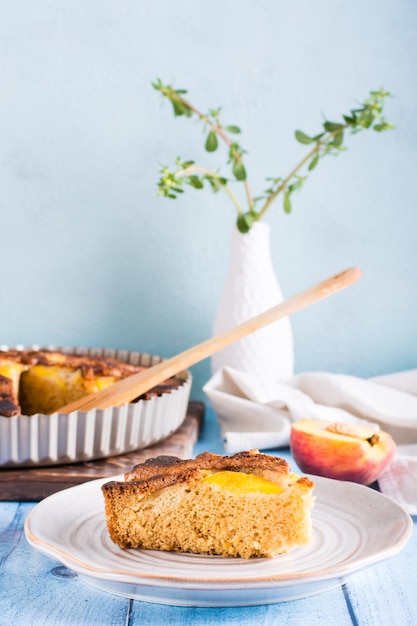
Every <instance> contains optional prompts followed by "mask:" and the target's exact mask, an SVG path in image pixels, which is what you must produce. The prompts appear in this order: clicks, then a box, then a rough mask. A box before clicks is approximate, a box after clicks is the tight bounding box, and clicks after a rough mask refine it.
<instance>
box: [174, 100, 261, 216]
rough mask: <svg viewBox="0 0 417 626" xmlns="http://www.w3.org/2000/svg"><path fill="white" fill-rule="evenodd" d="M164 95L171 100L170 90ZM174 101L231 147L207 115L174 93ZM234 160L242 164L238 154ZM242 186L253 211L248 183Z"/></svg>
mask: <svg viewBox="0 0 417 626" xmlns="http://www.w3.org/2000/svg"><path fill="white" fill-rule="evenodd" d="M164 93H165V95H166V96H167V97H168V98H170V99H171V97H172V96H171V92H170V90H165V91H164ZM175 99H176V100H178V101H179V102H181V103H182V104H183V105H185V106H186V107H187V108H188V109H190V111H192V112H193V113H195V115H197V117H199V118H200V119H201V120H202V121H203V122H205V123H206V124H207V125H208V126H209V127H210V129H211V130H212V131H213V132H215V133H216V135H218V136H219V137H220V138H221V139H222V140H223V141H224V143H225V144H226V145H227V147H228V148H230V146H231V145H232V142H231V141H230V139H229V138H228V136H227V135H226V134H225V132H224V131H223V128H222V126H219V125H218V124H213V122H212V121H211V120H210V118H209V117H208V116H207V115H205V114H204V113H202V112H201V111H200V110H199V109H197V108H196V107H195V106H194V105H192V104H191V103H190V102H188V100H186V99H185V98H183V97H182V96H180V95H179V94H177V93H175ZM236 158H237V160H238V161H239V162H240V163H242V158H241V156H240V155H239V154H238V155H236ZM244 186H245V192H246V198H247V202H248V205H249V209H250V210H251V209H253V206H254V201H253V196H252V192H251V190H250V186H249V182H248V180H247V179H246V180H245V181H244ZM225 187H226V186H225ZM226 191H227V192H228V193H229V192H230V190H227V189H226ZM229 195H230V193H229ZM233 197H235V196H233ZM235 199H236V198H235ZM233 202H234V204H235V206H236V203H235V201H233ZM239 213H242V209H241V208H240V206H239Z"/></svg>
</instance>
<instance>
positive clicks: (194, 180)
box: [188, 175, 204, 189]
mask: <svg viewBox="0 0 417 626" xmlns="http://www.w3.org/2000/svg"><path fill="white" fill-rule="evenodd" d="M188 180H189V183H190V185H191V186H192V187H194V189H203V187H204V183H203V181H202V180H200V178H199V177H198V176H196V175H193V176H190V177H189V179H188Z"/></svg>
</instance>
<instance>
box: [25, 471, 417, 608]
mask: <svg viewBox="0 0 417 626" xmlns="http://www.w3.org/2000/svg"><path fill="white" fill-rule="evenodd" d="M312 478H313V479H314V482H315V483H316V489H315V495H316V503H315V507H314V509H313V529H314V537H313V542H312V544H311V545H310V546H308V547H303V548H297V549H295V550H293V551H292V552H290V553H289V554H287V555H282V556H279V557H277V558H274V559H250V560H245V559H236V558H235V559H233V558H222V557H210V556H199V555H192V554H180V553H172V552H156V551H150V550H122V549H121V548H119V547H118V546H116V545H115V544H114V543H113V542H112V541H111V539H110V538H109V535H108V533H107V528H106V524H105V518H104V500H103V496H102V492H101V489H100V486H101V484H103V483H104V482H106V481H108V480H122V477H115V478H114V479H105V480H101V479H100V480H95V481H92V482H88V483H84V484H83V485H79V486H77V487H71V488H70V489H66V490H64V491H60V492H58V493H56V494H54V495H52V496H49V497H48V498H46V499H45V500H43V501H42V502H40V503H39V504H37V505H36V506H35V507H34V508H33V509H32V511H31V513H30V514H29V516H28V517H27V519H26V522H25V532H26V537H27V539H28V541H29V543H30V544H31V545H32V546H33V547H34V548H36V549H38V550H40V551H41V552H43V553H44V554H46V555H48V556H49V557H51V558H53V559H55V560H57V561H60V562H61V563H62V564H64V565H66V566H67V567H69V568H70V569H72V570H73V571H74V572H76V573H77V574H78V575H79V576H80V577H82V578H83V579H84V580H85V581H86V582H87V583H89V584H91V585H92V586H94V587H98V588H99V589H102V590H105V591H108V592H110V593H114V594H117V595H121V596H125V597H128V598H134V599H139V600H144V601H148V602H156V603H161V604H171V605H181V606H208V607H227V606H229V607H230V606H250V605H261V604H272V603H276V602H283V601H286V600H294V599H297V598H304V597H307V596H311V595H315V594H317V593H321V592H323V591H327V590H330V589H332V588H334V587H337V586H338V585H341V584H342V583H344V582H345V581H346V579H347V578H348V577H349V576H351V575H352V574H354V573H355V572H357V571H359V570H361V569H363V568H365V567H368V566H370V565H372V564H374V563H377V562H378V561H381V560H384V559H387V558H388V557H391V556H393V555H394V554H396V553H397V552H398V551H399V550H400V549H401V548H402V547H403V546H404V545H405V543H406V542H407V540H408V538H409V537H410V535H411V532H412V527H413V524H412V520H411V518H410V516H409V515H408V514H407V513H406V512H405V511H404V510H403V509H402V508H401V507H400V506H398V505H397V504H396V503H395V502H393V501H392V500H390V499H388V498H386V497H385V496H383V495H381V494H380V493H378V492H376V491H373V490H372V489H370V488H368V487H362V486H360V485H357V484H354V483H348V482H339V481H335V480H330V479H326V478H318V477H316V476H315V477H312Z"/></svg>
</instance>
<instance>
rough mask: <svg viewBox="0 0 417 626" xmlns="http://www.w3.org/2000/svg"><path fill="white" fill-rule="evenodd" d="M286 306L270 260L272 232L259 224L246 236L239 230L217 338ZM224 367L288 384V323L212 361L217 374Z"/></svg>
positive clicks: (290, 369) (290, 362)
mask: <svg viewBox="0 0 417 626" xmlns="http://www.w3.org/2000/svg"><path fill="white" fill-rule="evenodd" d="M282 301H283V295H282V292H281V288H280V286H279V283H278V280H277V277H276V275H275V271H274V267H273V264H272V259H271V247H270V230H269V226H268V225H267V224H264V223H261V222H257V223H255V224H254V225H253V226H252V228H251V230H250V231H249V233H246V234H242V233H240V232H239V231H238V230H237V228H236V227H235V228H234V231H233V234H232V250H231V261H230V267H229V272H228V275H227V278H226V283H225V286H224V290H223V294H222V296H221V299H220V303H219V308H218V311H217V316H216V319H215V323H214V327H213V334H214V335H218V334H220V333H222V332H224V331H226V330H228V329H229V328H232V327H234V326H237V325H238V324H241V323H242V322H245V321H246V320H248V319H249V318H251V317H254V316H255V315H258V314H259V313H262V312H263V311H266V310H267V309H269V308H271V307H273V306H275V305H277V304H279V303H280V302H282ZM225 365H228V366H230V367H233V368H235V369H237V370H240V371H244V372H251V373H253V374H256V375H260V376H264V377H266V378H272V379H275V380H276V379H278V380H287V379H288V378H290V377H291V376H292V375H293V374H294V344H293V336H292V329H291V324H290V320H289V319H288V318H284V319H282V320H279V321H278V322H274V323H273V324H270V325H269V326H265V327H264V328H261V329H260V330H257V331H256V332H254V333H251V334H250V335H248V336H247V337H244V338H243V339H240V340H239V341H237V342H235V343H232V344H231V345H230V346H228V347H227V348H224V349H223V350H221V351H220V352H217V353H216V354H214V355H213V356H212V357H211V366H212V372H213V373H214V372H215V371H217V370H218V369H219V368H220V367H222V366H225Z"/></svg>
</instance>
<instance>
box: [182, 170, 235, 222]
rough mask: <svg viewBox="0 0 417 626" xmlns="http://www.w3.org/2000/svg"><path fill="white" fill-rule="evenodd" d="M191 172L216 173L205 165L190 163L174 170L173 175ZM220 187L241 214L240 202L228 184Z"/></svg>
mask: <svg viewBox="0 0 417 626" xmlns="http://www.w3.org/2000/svg"><path fill="white" fill-rule="evenodd" d="M193 172H201V173H203V174H208V175H209V176H216V174H215V173H214V172H212V171H211V170H209V169H207V168H205V167H200V166H199V165H190V167H187V168H186V169H184V170H179V171H178V172H176V174H175V176H188V174H192V173H193ZM222 187H223V189H224V190H225V192H226V193H227V194H228V196H229V198H230V200H231V201H232V202H233V204H234V206H235V208H236V210H237V212H238V214H239V215H243V210H242V207H241V206H240V203H239V201H238V199H237V198H236V196H235V194H234V193H233V191H232V190H231V189H230V187H229V186H228V185H222Z"/></svg>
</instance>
